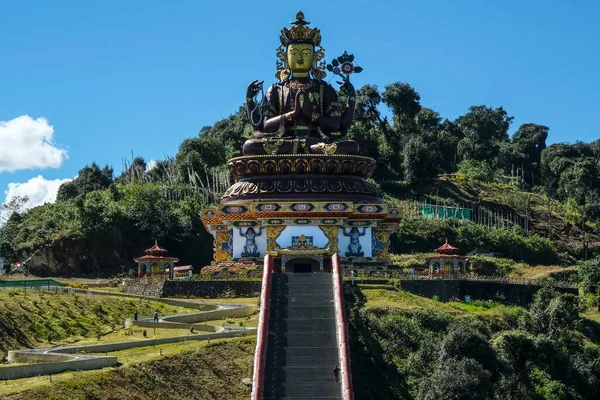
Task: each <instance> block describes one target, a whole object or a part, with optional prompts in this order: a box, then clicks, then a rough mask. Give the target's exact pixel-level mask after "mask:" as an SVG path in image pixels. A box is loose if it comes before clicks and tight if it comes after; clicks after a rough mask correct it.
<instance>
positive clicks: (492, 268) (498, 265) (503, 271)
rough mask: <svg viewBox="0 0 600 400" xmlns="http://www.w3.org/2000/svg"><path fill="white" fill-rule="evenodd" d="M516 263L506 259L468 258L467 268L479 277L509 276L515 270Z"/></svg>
mask: <svg viewBox="0 0 600 400" xmlns="http://www.w3.org/2000/svg"><path fill="white" fill-rule="evenodd" d="M515 265H516V263H515V262H514V261H513V260H510V259H507V258H493V257H485V256H476V257H470V261H469V268H470V270H471V271H472V272H475V273H476V274H481V275H509V274H510V273H511V272H513V271H514V270H515Z"/></svg>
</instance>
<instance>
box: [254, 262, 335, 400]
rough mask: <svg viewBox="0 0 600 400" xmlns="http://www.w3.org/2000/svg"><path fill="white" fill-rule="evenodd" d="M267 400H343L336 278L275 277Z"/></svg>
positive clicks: (317, 275) (312, 275)
mask: <svg viewBox="0 0 600 400" xmlns="http://www.w3.org/2000/svg"><path fill="white" fill-rule="evenodd" d="M270 314H271V315H270V319H269V340H268V342H267V360H266V371H265V382H264V385H265V386H264V387H265V389H264V399H265V400H266V399H269V400H270V399H341V398H342V397H341V385H340V383H339V382H335V380H334V375H333V369H334V368H335V366H336V365H337V366H339V361H338V347H337V338H336V327H335V308H334V302H333V284H332V276H331V274H330V273H328V272H313V273H284V274H277V273H276V274H273V277H272V291H271V312H270Z"/></svg>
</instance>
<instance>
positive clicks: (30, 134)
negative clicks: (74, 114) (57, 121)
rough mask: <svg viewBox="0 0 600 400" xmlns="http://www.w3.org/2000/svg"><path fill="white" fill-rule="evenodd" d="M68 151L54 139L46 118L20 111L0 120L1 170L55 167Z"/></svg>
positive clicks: (52, 130)
mask: <svg viewBox="0 0 600 400" xmlns="http://www.w3.org/2000/svg"><path fill="white" fill-rule="evenodd" d="M65 158H67V151H66V150H63V149H59V148H58V147H56V145H55V143H54V128H53V127H52V126H51V125H50V124H48V121H47V120H46V119H45V118H38V119H33V118H31V117H30V116H29V115H22V116H20V117H17V118H15V119H12V120H10V121H0V172H3V171H11V172H13V171H18V170H24V169H34V168H58V167H60V165H61V164H62V162H63V160H64V159H65Z"/></svg>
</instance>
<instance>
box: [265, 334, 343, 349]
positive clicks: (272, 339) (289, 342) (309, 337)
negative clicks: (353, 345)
mask: <svg viewBox="0 0 600 400" xmlns="http://www.w3.org/2000/svg"><path fill="white" fill-rule="evenodd" d="M276 344H277V345H279V346H280V347H310V346H326V347H330V346H337V336H336V333H335V331H331V332H329V331H328V332H300V333H297V332H293V333H290V332H280V333H276V332H269V340H268V343H267V349H269V348H271V347H272V346H275V345H276Z"/></svg>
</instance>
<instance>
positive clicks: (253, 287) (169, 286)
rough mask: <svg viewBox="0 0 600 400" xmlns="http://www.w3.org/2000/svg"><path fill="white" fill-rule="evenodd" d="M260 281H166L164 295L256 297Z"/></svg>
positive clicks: (212, 297) (258, 292)
mask: <svg viewBox="0 0 600 400" xmlns="http://www.w3.org/2000/svg"><path fill="white" fill-rule="evenodd" d="M260 289H261V282H260V281H166V282H165V284H164V286H163V291H162V296H163V297H175V296H190V297H201V298H211V299H217V298H224V297H255V296H259V295H260Z"/></svg>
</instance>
